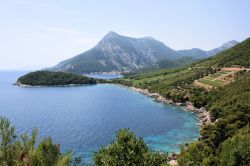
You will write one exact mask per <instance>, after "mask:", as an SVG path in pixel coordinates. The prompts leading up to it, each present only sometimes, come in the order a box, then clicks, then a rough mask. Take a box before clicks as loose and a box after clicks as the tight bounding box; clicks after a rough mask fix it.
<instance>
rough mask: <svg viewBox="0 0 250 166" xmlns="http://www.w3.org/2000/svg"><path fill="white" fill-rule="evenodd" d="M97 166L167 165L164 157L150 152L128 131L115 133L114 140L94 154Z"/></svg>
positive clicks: (140, 140) (141, 141)
mask: <svg viewBox="0 0 250 166" xmlns="http://www.w3.org/2000/svg"><path fill="white" fill-rule="evenodd" d="M93 159H94V164H95V165H97V166H132V165H134V166H140V165H141V166H158V165H167V158H166V156H164V155H162V154H160V153H154V152H152V151H150V150H149V149H148V147H147V145H146V144H145V143H144V142H143V140H142V139H141V138H139V139H138V138H136V136H135V134H134V133H133V132H131V131H130V130H128V129H122V130H120V131H118V132H117V134H116V140H115V141H114V142H113V143H112V144H110V145H109V146H108V147H106V148H101V149H100V150H99V151H98V152H96V153H95V154H94V158H93Z"/></svg>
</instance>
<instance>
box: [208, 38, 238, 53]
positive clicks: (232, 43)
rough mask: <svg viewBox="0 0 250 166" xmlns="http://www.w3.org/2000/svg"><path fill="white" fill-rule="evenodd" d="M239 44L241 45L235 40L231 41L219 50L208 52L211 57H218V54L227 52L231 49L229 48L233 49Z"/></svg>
mask: <svg viewBox="0 0 250 166" xmlns="http://www.w3.org/2000/svg"><path fill="white" fill-rule="evenodd" d="M237 44H239V42H237V41H235V40H231V41H229V42H226V43H224V44H223V45H222V46H220V47H218V48H215V49H213V50H210V51H208V52H207V54H208V55H209V56H212V55H216V54H218V53H220V52H222V51H225V50H227V49H229V48H231V47H233V46H235V45H237Z"/></svg>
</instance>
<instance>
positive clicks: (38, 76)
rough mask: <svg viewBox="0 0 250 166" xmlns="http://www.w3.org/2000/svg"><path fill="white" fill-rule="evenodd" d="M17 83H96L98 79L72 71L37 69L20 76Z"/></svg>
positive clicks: (41, 84) (34, 84) (35, 84)
mask: <svg viewBox="0 0 250 166" xmlns="http://www.w3.org/2000/svg"><path fill="white" fill-rule="evenodd" d="M17 83H21V84H24V85H31V86H59V85H70V84H75V85H81V84H96V79H93V78H88V77H85V76H82V75H77V74H72V73H63V72H52V71H36V72H31V73H28V74H26V75H24V76H22V77H20V78H18V80H17Z"/></svg>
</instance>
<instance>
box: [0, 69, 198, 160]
mask: <svg viewBox="0 0 250 166" xmlns="http://www.w3.org/2000/svg"><path fill="white" fill-rule="evenodd" d="M23 74H24V73H23V72H0V92H1V94H0V115H1V116H5V117H7V118H9V119H10V120H11V122H12V125H14V126H16V130H17V133H18V134H20V133H23V132H29V133H30V132H31V131H32V129H34V128H38V129H39V138H41V137H47V136H51V137H52V139H53V141H54V142H55V143H57V144H60V147H61V149H62V151H66V150H72V151H73V153H74V155H75V156H81V157H82V160H83V162H85V163H91V161H92V160H91V157H92V154H93V152H94V151H96V150H98V149H99V148H100V147H101V146H106V145H108V144H109V143H110V142H111V141H112V140H113V139H114V138H115V133H116V131H118V130H119V129H121V128H130V129H131V130H132V131H134V132H135V133H136V135H137V136H139V137H143V138H144V140H145V142H146V143H147V145H148V146H149V147H150V148H151V149H152V150H155V151H161V152H172V151H174V152H178V151H179V149H180V148H179V145H180V144H183V143H186V142H190V141H193V140H195V139H197V138H198V135H199V128H198V126H197V122H198V120H197V117H196V115H195V114H193V113H191V112H187V111H184V110H183V109H182V108H180V107H175V106H170V105H164V104H161V103H157V102H154V101H153V100H152V99H151V98H149V97H146V96H144V95H142V94H139V93H136V92H133V91H130V90H128V89H126V88H123V87H120V86H116V85H111V84H98V85H92V86H80V87H46V88H20V87H17V86H14V85H12V84H13V83H14V82H15V81H16V79H17V78H18V77H19V76H21V75H23Z"/></svg>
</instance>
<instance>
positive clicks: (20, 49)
mask: <svg viewBox="0 0 250 166" xmlns="http://www.w3.org/2000/svg"><path fill="white" fill-rule="evenodd" d="M249 9H250V1H249V0H151V1H149V0H105V1H104V0H103V1H101V0H1V5H0V70H35V69H41V68H44V67H51V66H54V65H56V64H58V63H59V62H60V61H62V60H65V59H68V58H71V57H73V56H75V55H77V54H79V53H82V52H84V51H86V50H88V49H90V48H92V47H94V46H95V44H97V43H98V41H100V40H101V38H102V37H103V36H104V35H105V34H106V33H108V32H109V31H115V32H117V33H119V34H121V35H125V36H130V37H136V38H139V37H153V38H155V39H157V40H160V41H162V42H163V43H165V44H166V45H167V46H169V47H171V48H173V49H175V50H179V49H190V48H201V49H204V50H210V49H213V48H215V47H218V46H220V45H222V44H223V43H225V42H227V41H229V40H237V41H243V40H244V39H246V38H248V37H250V10H249Z"/></svg>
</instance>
